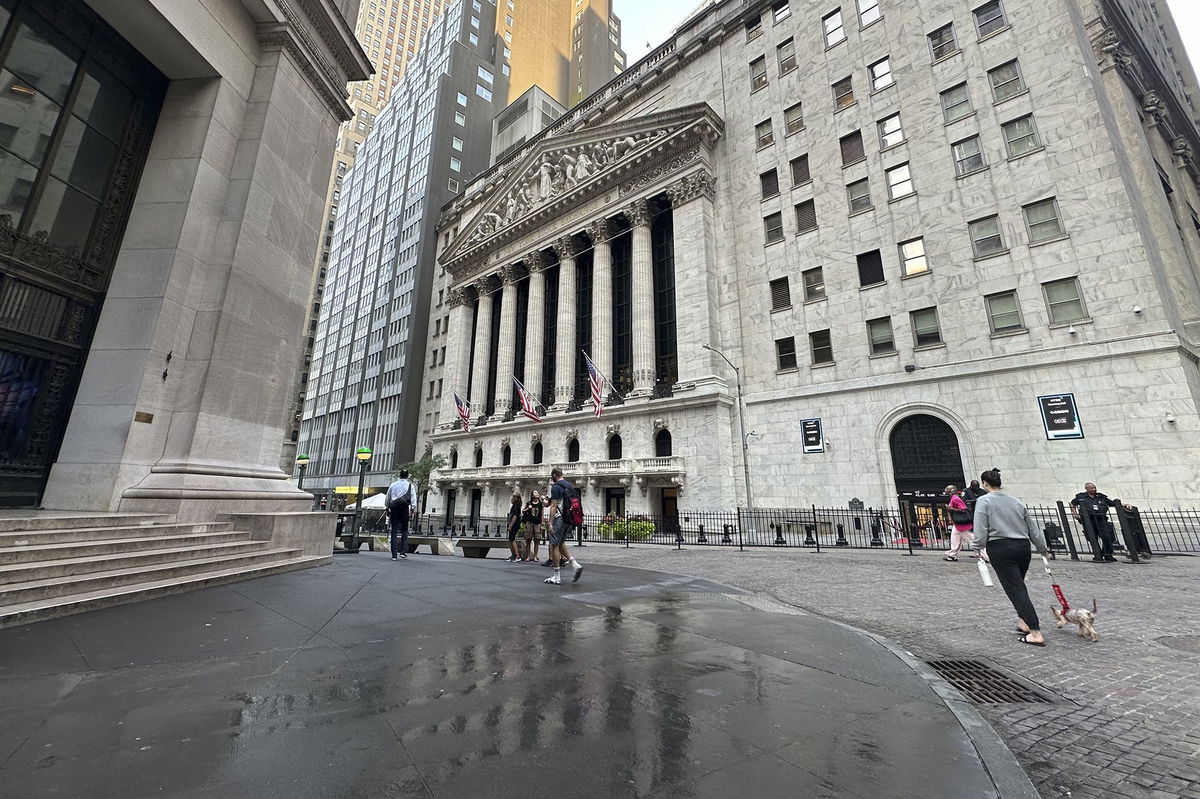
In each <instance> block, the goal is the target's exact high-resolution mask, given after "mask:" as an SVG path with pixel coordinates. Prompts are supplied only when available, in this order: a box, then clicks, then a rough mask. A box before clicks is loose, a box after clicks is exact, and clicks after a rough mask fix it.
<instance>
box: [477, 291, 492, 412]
mask: <svg viewBox="0 0 1200 799" xmlns="http://www.w3.org/2000/svg"><path fill="white" fill-rule="evenodd" d="M475 291H476V293H477V294H478V295H479V299H478V300H477V301H476V302H477V303H478V305H479V312H478V313H477V314H476V315H475V357H474V358H473V360H472V364H471V375H472V376H471V405H472V406H473V407H474V409H475V412H476V413H479V414H484V413H487V384H488V366H489V364H488V353H489V352H490V351H491V343H492V298H491V294H492V292H493V291H495V288H494V287H493V286H492V282H491V280H490V279H489V278H488V277H486V276H485V277H481V278H479V279H478V280H476V281H475Z"/></svg>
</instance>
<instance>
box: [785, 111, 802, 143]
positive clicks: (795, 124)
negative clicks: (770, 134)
mask: <svg viewBox="0 0 1200 799" xmlns="http://www.w3.org/2000/svg"><path fill="white" fill-rule="evenodd" d="M800 130H804V106H803V104H802V103H796V104H795V105H793V106H790V107H789V108H787V110H785V111H784V112H783V133H784V135H785V136H791V135H792V134H793V133H795V132H796V131H800Z"/></svg>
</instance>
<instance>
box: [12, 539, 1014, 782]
mask: <svg viewBox="0 0 1200 799" xmlns="http://www.w3.org/2000/svg"><path fill="white" fill-rule="evenodd" d="M548 573H549V570H548V569H543V568H539V567H537V566H533V565H519V564H517V565H512V564H507V563H504V562H502V561H499V560H468V559H463V558H448V557H430V556H424V557H422V556H416V557H411V558H409V559H408V560H407V561H399V562H392V561H391V560H390V558H388V557H387V555H386V554H384V553H366V552H364V553H362V554H361V555H359V556H356V557H351V556H345V557H340V558H335V561H334V563H333V564H332V565H331V566H328V567H324V568H320V569H314V570H308V571H302V572H294V573H290V574H284V575H278V576H274V577H267V578H262V579H259V580H255V581H251V582H246V583H239V584H236V585H232V586H226V587H222V588H215V589H209V590H205V591H200V592H196V593H192V594H187V595H184V596H178V597H169V598H165V599H159V600H154V601H152V602H147V603H143V604H140V605H132V606H127V607H121V608H112V609H108V610H102V611H97V612H93V613H88V614H83V615H79V616H74V617H69V618H66V619H61V620H56V621H51V622H44V623H41V624H37V625H32V626H29V627H22V628H13V629H8V630H0V708H3V719H4V720H3V724H0V786H2V788H0V795H3V796H4V797H5V799H18V798H23V797H45V796H69V797H89V799H90V798H92V797H95V798H97V799H99V798H102V797H143V796H172V797H241V796H255V797H391V796H396V797H522V799H524V797H540V796H547V797H549V796H556V797H559V796H568V797H591V796H596V797H627V796H628V797H641V796H661V797H722V798H724V797H730V796H736V795H738V794H740V793H745V792H749V793H750V794H751V795H755V796H762V797H847V798H848V799H854V798H855V797H859V798H861V799H868V797H869V798H870V799H878V798H879V797H914V798H915V797H921V799H938V798H939V797H955V798H956V799H957V798H958V797H990V796H1004V797H1025V796H1036V794H1035V793H1033V789H1032V786H1031V785H1030V784H1029V782H1028V780H1027V779H1025V777H1024V774H1023V772H1021V771H1020V769H1019V767H1018V766H1017V765H1016V761H1015V760H1014V759H1013V757H1012V755H1011V754H1010V753H1009V752H1008V750H1007V749H1006V748H1005V747H1004V746H1003V745H1002V744H1001V743H1000V742H999V739H998V738H997V737H996V736H995V734H994V733H993V732H992V731H991V729H990V728H989V727H987V725H986V724H983V723H982V722H981V720H980V718H979V716H978V715H977V714H976V713H975V712H974V710H973V709H972V708H971V707H970V706H968V705H966V703H964V702H963V701H962V700H961V699H956V698H954V697H955V695H954V694H953V693H952V692H947V691H946V689H945V687H944V685H940V684H938V683H936V681H935V682H934V683H932V684H931V683H930V682H929V681H928V679H927V678H928V676H929V675H928V673H927V671H926V670H925V669H923V668H922V667H921V665H920V664H919V663H917V662H915V661H913V660H912V659H911V658H910V657H909V656H906V655H905V654H904V653H903V652H900V651H898V650H896V649H895V648H894V647H891V646H889V645H888V644H887V643H886V642H884V641H882V640H880V639H876V638H873V637H871V636H868V635H866V634H863V633H861V632H859V631H856V630H853V629H851V628H849V627H845V626H842V625H839V624H836V623H833V622H830V621H827V620H824V619H822V618H820V617H817V616H812V615H807V614H805V613H802V612H799V611H797V610H795V609H794V608H791V607H790V606H787V605H783V604H781V603H779V602H777V601H774V600H770V599H766V598H763V597H761V596H759V595H753V594H749V593H746V592H742V591H740V590H739V589H733V588H730V587H728V586H724V585H721V584H718V583H714V582H709V581H707V580H703V579H692V578H685V577H677V576H670V575H665V574H660V573H656V572H650V571H643V570H639V569H631V568H621V567H617V566H600V565H589V566H588V567H587V570H586V572H585V575H584V578H583V579H582V580H581V581H580V582H579V583H575V584H567V585H563V586H561V587H552V586H547V585H543V584H542V582H541V580H542V578H544V577H545V576H546V575H547V574H548ZM997 786H999V787H997Z"/></svg>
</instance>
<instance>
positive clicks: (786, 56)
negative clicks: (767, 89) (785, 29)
mask: <svg viewBox="0 0 1200 799" xmlns="http://www.w3.org/2000/svg"><path fill="white" fill-rule="evenodd" d="M775 54H776V55H777V56H778V57H779V74H780V75H786V74H787V73H789V72H791V71H792V70H793V69H795V68H796V43H795V41H793V40H792V39H788V40H787V41H786V42H784V43H783V44H781V45H779V46H778V47H776V48H775Z"/></svg>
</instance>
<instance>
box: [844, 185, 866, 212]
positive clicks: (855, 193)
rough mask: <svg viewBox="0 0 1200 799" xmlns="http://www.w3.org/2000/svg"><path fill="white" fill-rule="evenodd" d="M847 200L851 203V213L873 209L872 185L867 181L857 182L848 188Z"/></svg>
mask: <svg viewBox="0 0 1200 799" xmlns="http://www.w3.org/2000/svg"><path fill="white" fill-rule="evenodd" d="M846 198H847V199H848V200H849V201H850V213H852V214H857V213H858V212H859V211H866V210H868V209H869V208H870V207H871V185H870V183H869V182H868V181H867V179H866V178H863V179H862V180H856V181H854V182H853V183H851V184H850V185H849V186H847V187H846Z"/></svg>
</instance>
